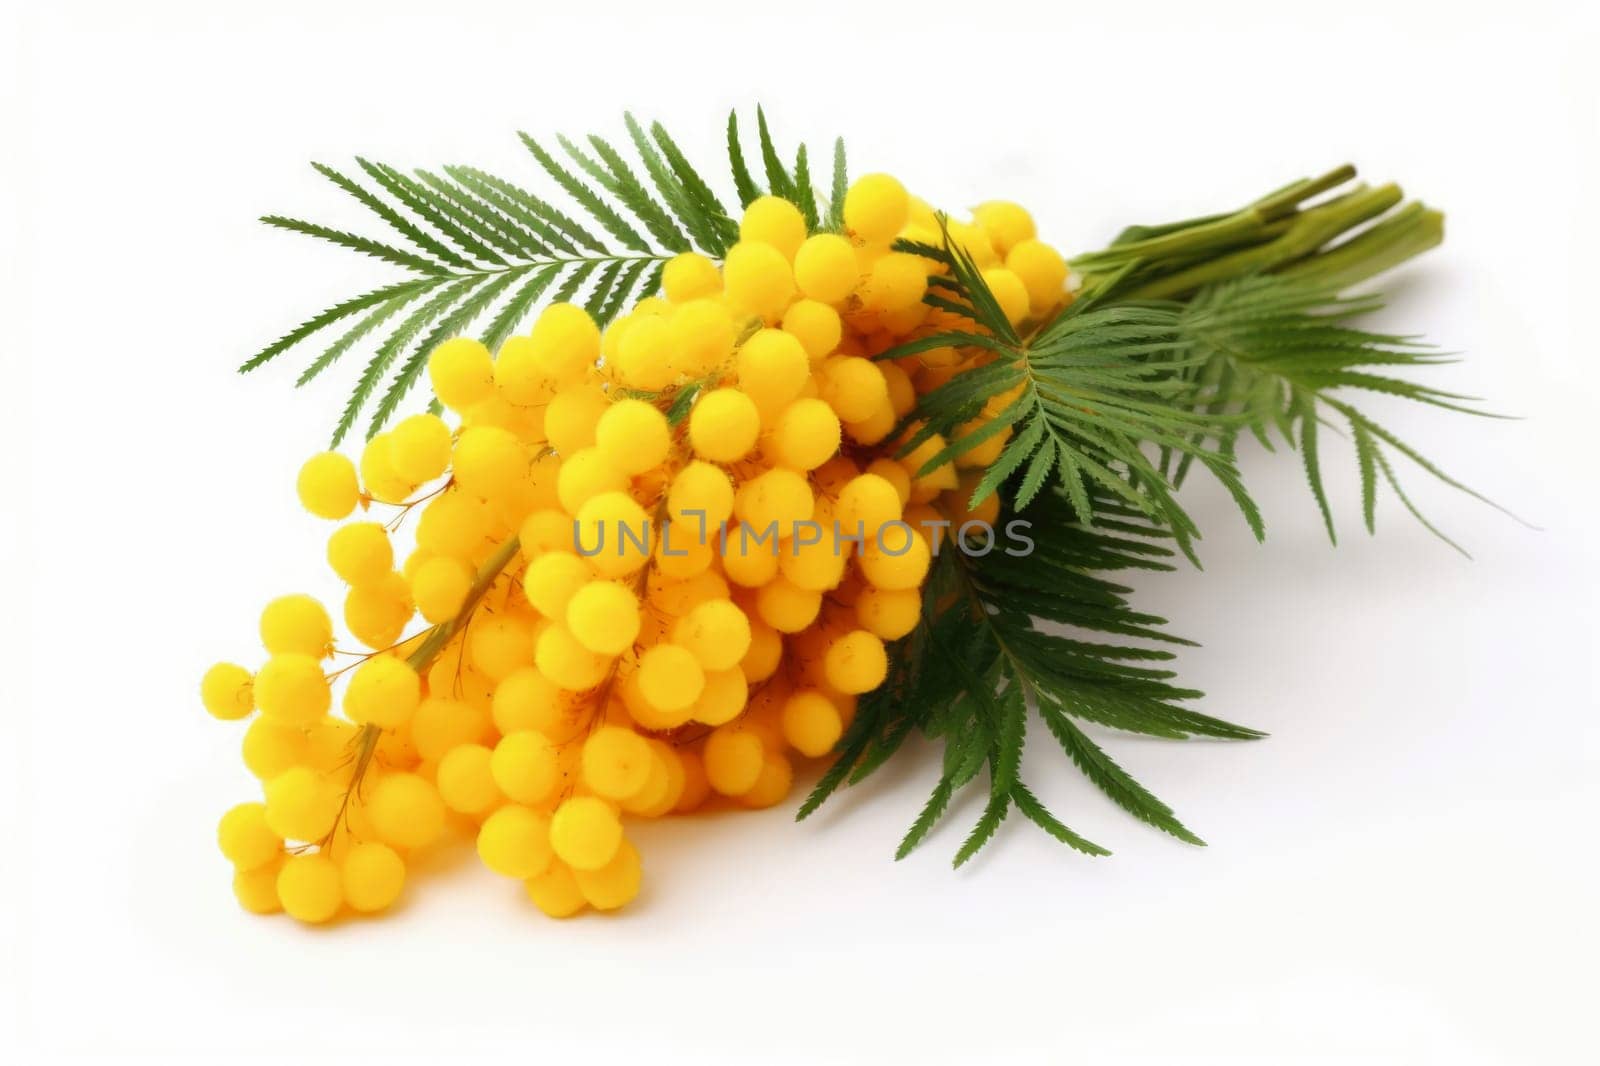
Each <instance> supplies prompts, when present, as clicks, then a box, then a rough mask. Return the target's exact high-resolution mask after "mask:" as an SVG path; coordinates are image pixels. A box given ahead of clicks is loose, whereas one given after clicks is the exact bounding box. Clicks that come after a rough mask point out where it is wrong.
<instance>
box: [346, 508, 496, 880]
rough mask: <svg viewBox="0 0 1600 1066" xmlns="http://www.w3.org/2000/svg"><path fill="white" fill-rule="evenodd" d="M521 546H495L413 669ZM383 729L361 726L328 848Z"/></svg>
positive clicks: (434, 654) (444, 640) (413, 657)
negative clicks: (470, 585) (458, 604)
mask: <svg viewBox="0 0 1600 1066" xmlns="http://www.w3.org/2000/svg"><path fill="white" fill-rule="evenodd" d="M520 547H521V543H520V541H519V540H518V539H517V536H516V535H515V534H512V536H511V537H510V538H508V539H507V540H506V542H505V543H504V544H502V545H500V547H498V548H496V549H495V552H494V554H493V555H491V556H489V558H488V559H486V560H485V561H484V563H483V565H482V566H480V567H479V568H478V573H477V575H476V576H475V577H474V578H473V579H472V587H471V588H470V589H468V590H467V598H466V599H464V600H462V601H461V608H460V609H459V610H458V611H456V613H455V617H453V618H451V619H449V620H448V621H445V622H440V623H439V624H438V625H436V626H434V627H433V628H432V629H431V630H429V631H428V635H427V636H426V637H424V638H423V641H422V643H421V644H419V645H417V650H416V651H414V652H412V653H411V654H410V655H408V656H406V664H407V665H408V666H410V667H411V669H413V670H415V671H416V672H417V673H418V674H420V673H422V672H423V671H424V670H426V669H427V668H428V667H429V666H431V665H432V664H433V660H434V659H436V658H438V655H439V652H441V651H443V650H444V646H445V645H446V644H448V643H449V642H450V638H451V637H453V636H455V635H456V634H457V633H459V632H460V631H461V627H462V626H464V625H466V624H467V620H468V619H470V618H471V617H472V612H473V611H474V610H476V609H477V606H478V601H479V600H481V599H483V595H484V593H486V592H488V591H489V587H490V586H491V585H493V584H494V582H495V578H497V577H499V576H500V572H501V571H502V570H504V569H505V568H506V567H507V566H508V565H510V563H511V560H512V559H514V558H516V555H517V550H518V549H519V548H520ZM382 732H383V728H382V727H381V726H377V725H374V724H373V723H371V722H367V723H366V724H365V725H363V726H362V727H361V732H360V733H358V734H356V739H355V742H354V745H355V752H356V757H355V762H354V765H353V768H352V769H351V771H350V787H349V788H347V789H346V790H345V793H344V799H343V800H341V801H340V803H339V814H338V816H337V817H336V818H335V819H334V822H333V824H334V827H335V829H334V830H330V831H329V832H328V835H327V836H326V837H324V838H323V840H322V841H321V843H320V847H321V848H322V850H324V851H326V850H327V849H328V848H329V847H331V846H332V844H333V834H334V832H335V831H336V830H337V827H338V825H339V823H340V822H342V821H344V816H345V812H346V811H347V810H349V808H350V801H351V797H352V796H355V795H357V794H358V793H359V792H360V789H361V781H362V779H363V778H364V777H366V775H367V769H368V768H369V767H370V766H371V765H372V757H373V755H374V754H376V752H377V750H378V740H379V736H380V734H382Z"/></svg>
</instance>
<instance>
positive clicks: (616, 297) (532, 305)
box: [239, 108, 846, 445]
mask: <svg viewBox="0 0 1600 1066" xmlns="http://www.w3.org/2000/svg"><path fill="white" fill-rule="evenodd" d="M624 120H625V121H624V124H625V128H626V131H627V134H628V140H629V144H630V145H631V147H632V148H633V150H634V152H635V154H636V156H637V162H635V163H630V162H629V161H628V160H627V158H626V157H625V156H624V155H623V154H622V152H620V151H619V150H618V149H617V148H615V147H613V146H612V144H611V143H610V142H608V141H606V140H603V139H602V138H600V137H598V136H590V137H588V138H586V146H585V145H580V144H579V143H578V142H575V141H572V140H569V139H568V138H566V137H557V138H556V142H555V143H556V144H557V145H558V146H559V148H560V153H561V154H558V153H557V152H555V151H552V150H551V149H550V148H548V147H546V145H545V144H544V143H542V142H540V141H538V140H536V139H534V138H533V137H531V136H529V135H528V134H526V133H522V134H520V135H519V136H520V137H521V139H522V143H523V145H524V146H525V147H526V148H527V149H528V152H529V154H530V155H532V156H533V159H534V161H535V163H536V164H537V166H538V169H539V170H540V171H541V172H542V176H543V177H544V178H545V179H546V180H547V181H548V183H549V185H550V186H551V189H550V191H549V192H543V191H535V190H534V189H532V188H530V187H528V186H526V185H523V184H519V183H516V182H513V181H509V180H507V179H505V178H502V177H499V176H497V175H494V174H490V173H489V172H487V171H484V170H481V169H478V168H476V167H468V166H446V167H443V168H441V171H440V172H434V171H428V170H417V171H414V172H412V173H410V174H408V173H405V172H403V171H401V170H400V169H398V168H396V167H393V166H390V165H387V164H383V163H374V162H371V161H368V160H366V159H360V158H358V159H357V160H356V163H357V165H358V167H359V168H360V172H361V176H362V177H364V178H365V179H366V180H365V181H364V182H363V181H362V180H360V179H359V178H357V177H352V176H351V175H349V174H346V173H344V172H342V171H339V170H336V169H335V168H333V167H331V166H326V165H324V164H321V163H317V164H313V166H314V167H315V169H316V170H317V172H318V173H319V174H321V175H322V176H323V177H325V178H327V179H328V180H329V181H331V182H332V183H333V184H334V185H336V186H338V187H339V188H340V189H342V190H343V191H344V192H346V193H348V194H349V195H350V196H351V197H352V198H354V199H355V200H356V201H357V202H358V203H360V204H361V205H362V206H363V207H365V208H366V209H367V210H369V211H370V212H372V214H373V215H375V216H377V218H378V219H379V220H380V221H381V222H383V223H384V225H385V226H386V227H387V228H388V229H389V230H390V231H392V233H393V235H394V236H393V237H389V238H384V239H377V238H373V237H368V236H363V235H360V234H356V233H351V232H347V231H345V230H342V229H338V228H335V227H331V226H324V225H320V224H317V223H313V222H306V221H302V220H300V219H297V218H290V217H287V216H284V215H268V216H266V217H264V218H263V219H262V221H263V222H266V223H267V224H268V225H270V226H273V227H275V228H278V229H283V230H287V231H289V232H291V233H299V234H303V235H305V236H308V237H314V238H316V239H318V240H322V241H327V242H329V243H331V244H335V245H338V246H339V247H342V248H346V249H348V250H350V251H353V252H357V253H359V254H361V255H365V256H370V257H372V258H375V259H378V260H381V261H383V262H385V263H388V264H390V265H392V266H397V267H400V268H402V269H404V270H405V271H407V272H409V273H410V274H411V275H412V277H410V278H408V279H407V280H404V281H400V282H396V283H394V284H391V285H386V286H383V287H381V288H377V289H373V290H371V291H370V292H366V293H362V294H360V295H357V296H353V297H350V298H348V299H345V300H342V301H340V302H338V303H336V304H334V305H333V306H331V307H329V308H327V309H326V310H323V311H321V312H319V313H317V314H315V315H313V316H311V317H310V318H308V319H306V320H305V321H304V322H302V323H300V324H299V325H298V326H296V327H295V328H294V329H292V330H290V331H289V332H287V333H285V334H284V335H283V336H282V337H280V338H278V339H277V340H275V341H273V342H272V343H271V344H269V345H267V346H266V347H265V348H263V349H262V350H261V351H259V352H257V353H256V354H255V355H253V356H252V357H251V358H250V359H248V360H246V361H245V363H244V364H243V365H242V366H241V367H240V368H239V369H240V371H241V372H248V371H251V370H254V369H256V368H257V367H260V366H263V365H265V364H267V363H269V362H271V361H273V360H275V359H277V358H278V357H279V356H281V355H283V354H284V353H286V352H288V351H289V350H291V349H293V348H296V347H298V346H299V345H301V344H302V343H304V342H307V341H308V340H310V339H311V338H312V337H314V336H317V335H319V334H322V333H323V332H324V331H326V330H329V329H331V328H332V327H334V326H336V325H339V324H341V323H345V322H350V321H353V322H354V324H353V325H349V326H347V327H346V329H345V330H344V332H342V333H341V334H339V335H338V336H337V337H336V338H335V339H334V340H332V341H331V342H330V343H328V344H327V345H326V346H325V347H324V348H323V349H322V350H321V351H320V352H319V353H318V355H317V356H316V358H315V359H313V360H312V361H311V363H310V364H309V365H308V366H307V367H306V369H305V370H304V372H303V373H301V375H300V377H299V378H298V379H297V381H296V385H297V386H301V385H306V384H309V383H310V382H311V381H313V380H315V379H317V378H318V377H320V376H321V375H322V374H323V373H324V372H325V371H327V370H329V369H330V368H331V367H333V366H334V364H336V363H338V362H340V361H341V360H342V359H343V358H344V357H345V356H346V355H347V354H349V353H350V352H351V351H353V350H356V349H357V348H358V347H360V346H361V345H362V344H363V343H366V342H370V343H372V344H373V345H374V350H373V354H372V355H371V356H370V357H369V359H368V361H367V363H366V365H365V367H364V368H363V369H362V371H361V372H360V373H359V374H358V375H357V376H356V381H355V385H354V387H353V389H352V391H351V394H350V398H349V400H348V402H347V403H346V405H345V409H344V413H343V415H342V416H341V417H340V419H339V423H338V425H337V427H336V428H335V430H334V435H333V443H334V444H335V445H337V444H338V443H339V442H340V441H342V440H343V439H344V438H345V437H346V436H347V435H348V434H349V433H350V432H351V431H352V430H353V429H354V428H355V427H356V425H357V423H358V422H359V421H360V420H361V419H362V418H363V417H365V419H366V424H365V433H366V435H367V436H368V437H371V436H373V435H374V434H376V433H377V432H378V431H379V430H380V429H382V428H383V426H384V425H385V424H386V423H387V422H388V421H389V420H390V419H391V418H392V417H394V415H395V413H396V412H397V411H399V410H400V408H401V406H402V404H403V403H404V402H405V400H406V398H407V397H408V396H409V395H410V393H411V390H412V388H413V386H414V385H415V384H416V382H417V379H418V378H419V377H420V376H421V372H422V370H423V369H424V368H425V367H426V365H427V355H428V352H429V351H430V350H431V348H432V347H433V346H434V345H436V344H438V343H439V342H440V341H442V340H445V339H447V338H448V337H451V336H455V335H458V334H464V333H472V332H476V333H477V334H478V336H480V337H481V338H482V339H483V341H484V343H486V344H488V345H490V346H491V347H496V346H498V345H499V344H500V342H502V341H504V340H505V339H506V338H507V337H508V336H510V335H511V334H512V333H513V332H515V331H516V329H517V328H518V327H519V326H521V325H522V324H523V323H524V322H526V321H527V320H528V319H529V318H530V317H531V316H532V315H533V314H534V312H535V311H536V310H537V309H538V308H539V307H540V306H541V304H542V302H543V301H544V300H545V298H546V297H547V296H548V297H549V298H550V299H551V300H576V301H579V302H581V303H582V304H583V306H584V307H585V308H586V309H587V310H588V311H589V313H590V314H591V315H593V316H594V318H595V319H596V320H597V321H598V322H600V323H601V324H602V325H604V324H605V323H607V322H609V321H610V320H611V319H613V318H614V317H616V316H617V315H618V314H620V313H621V312H622V311H623V310H624V309H626V308H627V307H628V306H630V305H631V304H633V303H634V302H636V301H638V300H640V299H642V298H643V297H645V296H648V295H650V294H651V293H654V292H656V291H657V290H658V289H659V287H660V283H661V272H662V268H663V266H664V265H665V263H666V262H667V260H669V259H671V258H672V257H673V256H674V255H677V254H679V253H681V252H686V251H699V252H701V253H702V254H705V255H708V256H711V257H712V258H720V257H721V256H722V255H723V254H724V253H725V252H726V251H727V249H728V247H729V246H731V245H732V244H733V242H734V241H736V240H737V239H738V232H739V226H738V222H737V221H736V215H735V213H732V212H730V211H729V209H728V208H727V207H726V206H724V204H723V201H722V200H721V199H720V198H719V196H718V194H717V193H716V192H715V191H714V189H713V187H712V184H711V182H710V181H709V180H708V179H707V177H706V176H705V175H704V172H703V171H701V170H699V169H696V167H695V166H694V165H693V164H691V163H690V162H689V160H688V158H687V157H686V156H685V154H684V153H683V151H682V150H681V149H680V148H679V147H678V144H677V142H676V141H675V140H674V139H673V138H672V136H671V135H670V134H669V133H668V132H667V130H666V129H665V128H664V127H663V126H662V125H661V124H660V123H652V124H651V125H650V126H649V128H648V129H647V128H646V127H645V126H643V125H642V124H641V123H639V122H638V121H637V120H636V119H635V118H634V117H633V116H632V115H626V116H624ZM757 123H758V126H759V131H760V132H759V136H760V154H761V162H762V170H763V176H764V178H765V182H766V184H765V186H763V185H761V184H758V183H757V181H756V179H755V178H754V177H753V176H752V175H751V173H750V170H749V167H748V166H747V164H746V163H745V157H744V146H743V143H742V140H741V135H740V129H739V119H738V114H737V113H736V112H731V113H730V114H729V115H728V127H727V149H728V163H729V168H730V173H731V179H730V181H731V185H732V187H733V190H734V192H735V194H736V197H737V202H738V204H739V206H740V207H743V206H744V205H746V204H748V203H749V202H750V201H751V200H754V199H755V198H756V197H758V196H762V195H765V194H766V193H767V192H768V191H771V192H773V193H776V194H778V195H781V196H785V197H788V198H789V199H791V200H793V201H794V202H795V203H796V205H797V206H798V207H800V209H801V211H802V213H803V214H804V216H805V218H806V221H807V224H808V226H809V227H810V228H811V229H812V230H819V229H821V228H823V227H824V225H826V226H829V227H832V228H835V229H836V228H837V227H838V225H839V207H840V205H839V199H840V197H842V195H843V192H842V190H843V189H844V187H845V182H846V177H845V171H844V144H843V142H842V141H840V142H837V143H836V145H835V149H834V155H833V161H834V169H833V172H832V176H831V181H832V185H831V189H832V194H831V198H830V199H828V200H822V199H820V198H819V197H818V193H817V190H816V189H815V188H814V187H813V179H812V177H811V171H810V163H809V156H808V154H807V151H806V148H805V146H804V145H801V146H800V147H799V148H798V150H797V151H796V153H795V155H794V163H793V165H792V166H789V165H786V164H785V163H784V162H783V158H782V156H781V155H780V154H779V152H778V149H777V147H776V145H775V143H774V142H773V139H772V135H771V132H770V130H769V129H768V126H767V119H766V115H765V113H763V112H761V111H760V109H759V108H758V109H757ZM562 155H564V156H565V157H566V158H565V159H563V158H562ZM640 170H642V171H643V174H644V177H640ZM358 316H359V317H358Z"/></svg>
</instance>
